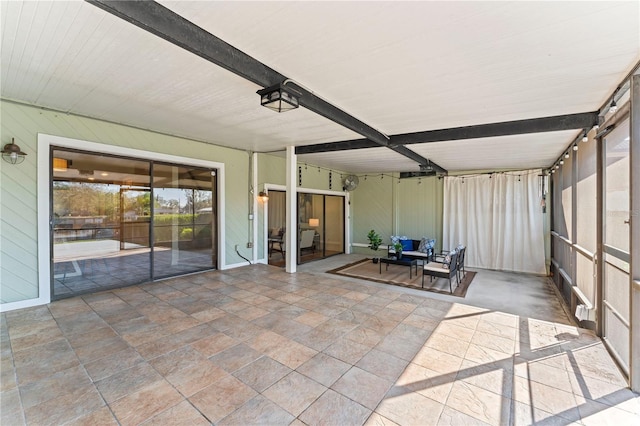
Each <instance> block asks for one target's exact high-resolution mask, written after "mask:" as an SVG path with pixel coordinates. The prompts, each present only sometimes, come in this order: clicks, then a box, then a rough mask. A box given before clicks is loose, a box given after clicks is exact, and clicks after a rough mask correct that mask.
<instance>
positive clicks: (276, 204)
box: [267, 190, 287, 266]
mask: <svg viewBox="0 0 640 426" xmlns="http://www.w3.org/2000/svg"><path fill="white" fill-rule="evenodd" d="M285 195H286V193H285V192H284V191H273V190H271V191H269V201H268V202H267V203H268V204H267V209H268V210H267V216H268V232H269V234H268V236H267V254H268V259H269V260H268V263H269V265H274V266H284V264H285V262H284V254H285V250H284V249H285V246H284V238H285V237H286V235H285V232H286V231H287V229H286V226H287V221H286V198H285Z"/></svg>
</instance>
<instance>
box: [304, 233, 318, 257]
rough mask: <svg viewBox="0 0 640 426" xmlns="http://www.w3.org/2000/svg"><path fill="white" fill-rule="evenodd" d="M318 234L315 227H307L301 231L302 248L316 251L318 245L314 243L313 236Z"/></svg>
mask: <svg viewBox="0 0 640 426" xmlns="http://www.w3.org/2000/svg"><path fill="white" fill-rule="evenodd" d="M315 236H316V231H315V230H313V229H307V230H305V231H302V232H301V233H300V250H304V249H311V250H313V252H314V253H315V252H316V246H315V245H314V244H313V237H315Z"/></svg>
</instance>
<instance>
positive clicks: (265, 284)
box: [0, 260, 640, 426]
mask: <svg viewBox="0 0 640 426" xmlns="http://www.w3.org/2000/svg"><path fill="white" fill-rule="evenodd" d="M333 261H336V260H333ZM315 267H316V268H317V267H318V266H315ZM327 269H328V268H327ZM325 270H326V269H325ZM492 274H493V273H491V272H490V271H480V272H479V273H478V276H477V277H479V278H480V280H479V282H478V283H475V284H473V285H476V291H479V290H480V289H481V288H482V283H483V279H484V280H486V282H490V281H491V280H494V279H496V276H494V275H492ZM483 276H484V278H483ZM487 277H488V278H487ZM505 277H508V275H505V276H502V280H503V281H505V282H507V281H509V279H507V278H505ZM514 279H516V280H517V278H514ZM473 285H472V287H473ZM487 285H488V284H487ZM488 288H490V287H488ZM430 296H432V294H424V293H419V294H414V293H412V292H410V291H406V290H404V289H401V288H396V287H388V286H384V285H380V284H375V285H374V284H369V283H364V282H356V281H349V280H342V279H337V278H335V277H334V276H328V275H326V274H322V273H314V272H313V271H307V272H304V271H302V272H298V273H297V274H287V273H285V272H284V271H282V270H281V269H279V268H275V267H270V266H265V265H256V266H250V267H244V268H238V269H234V270H229V271H216V272H208V273H203V274H199V275H192V276H188V277H182V278H176V279H172V280H167V281H163V282H160V283H154V284H145V285H139V286H134V287H128V288H124V289H119V290H113V291H108V292H103V293H96V294H92V295H86V296H82V297H75V298H72V299H66V300H63V301H59V302H54V303H51V304H50V305H48V306H42V307H36V308H30V309H24V310H18V311H13V312H7V313H3V314H2V316H1V321H0V326H1V328H0V339H1V340H0V343H1V344H2V347H1V353H0V355H1V358H0V361H1V364H0V373H1V375H0V404H1V405H0V423H1V424H2V425H20V424H30V425H31V424H33V425H47V424H51V425H54V424H55V425H57V424H87V425H97V424H99V425H109V424H121V425H130V424H158V425H171V424H184V425H198V424H203V425H206V424H211V423H215V424H220V425H252V424H269V425H286V424H294V425H302V424H309V425H315V424H326V425H360V424H368V425H394V424H398V425H468V424H477V425H484V424H500V425H520V424H533V423H536V424H538V423H540V424H585V425H589V424H594V425H601V424H616V425H618V426H619V425H624V424H638V423H639V421H640V397H639V396H638V395H637V394H634V393H633V392H631V391H630V390H629V389H628V388H627V387H626V384H625V381H624V379H623V377H622V376H621V374H620V372H619V371H618V369H617V367H616V366H615V364H614V362H613V361H612V359H611V357H610V356H609V355H608V353H607V351H606V350H605V348H604V347H603V345H602V343H601V341H600V340H599V339H598V338H597V337H595V336H594V335H593V334H592V333H591V332H589V331H585V330H582V329H578V328H576V327H573V326H571V325H569V324H568V320H567V319H566V317H565V318H564V319H562V318H560V321H556V322H551V321H545V320H541V319H534V318H531V317H527V316H522V315H518V314H513V313H505V312H500V311H498V310H496V309H493V308H487V307H481V306H470V305H468V304H465V303H468V302H469V301H468V300H466V299H457V300H455V301H453V300H440V299H438V298H434V297H430ZM551 297H553V296H551ZM472 299H473V297H471V299H470V300H472ZM481 302H482V300H481ZM547 302H549V303H553V300H551V299H549V300H548V301H547ZM479 305H482V303H479ZM523 309H524V308H523ZM556 314H557V312H556ZM557 315H559V314H557Z"/></svg>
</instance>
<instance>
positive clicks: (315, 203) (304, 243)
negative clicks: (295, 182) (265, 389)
mask: <svg viewBox="0 0 640 426" xmlns="http://www.w3.org/2000/svg"><path fill="white" fill-rule="evenodd" d="M298 229H299V232H298V263H299V264H300V263H305V262H309V261H311V260H314V259H322V258H323V257H324V246H323V241H324V238H323V234H324V232H323V230H324V195H321V194H307V193H300V194H298Z"/></svg>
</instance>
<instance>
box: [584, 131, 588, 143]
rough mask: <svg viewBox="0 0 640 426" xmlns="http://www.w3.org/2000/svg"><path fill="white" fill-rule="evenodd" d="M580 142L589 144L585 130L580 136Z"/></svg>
mask: <svg viewBox="0 0 640 426" xmlns="http://www.w3.org/2000/svg"><path fill="white" fill-rule="evenodd" d="M582 142H584V143H587V142H589V137H588V136H587V131H586V130H585V131H584V133H583V134H582Z"/></svg>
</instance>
